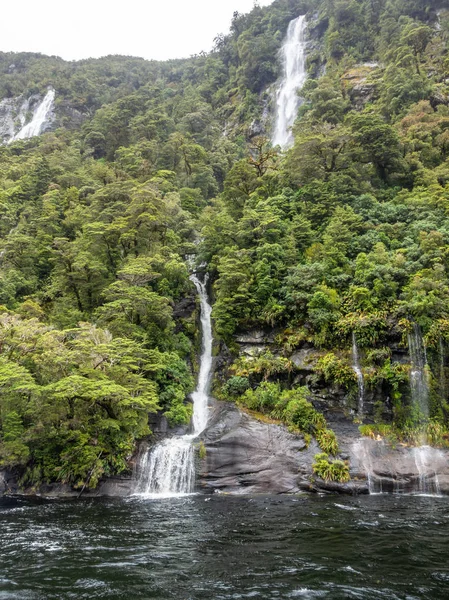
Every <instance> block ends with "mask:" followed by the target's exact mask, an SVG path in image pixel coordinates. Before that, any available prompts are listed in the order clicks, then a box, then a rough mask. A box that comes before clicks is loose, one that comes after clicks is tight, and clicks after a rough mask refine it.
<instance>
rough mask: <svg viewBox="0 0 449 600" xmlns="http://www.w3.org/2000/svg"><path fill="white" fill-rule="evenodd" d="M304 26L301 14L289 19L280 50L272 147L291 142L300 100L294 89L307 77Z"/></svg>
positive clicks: (285, 146)
mask: <svg viewBox="0 0 449 600" xmlns="http://www.w3.org/2000/svg"><path fill="white" fill-rule="evenodd" d="M306 26H307V23H306V17H305V16H304V15H302V16H300V17H298V18H297V19H294V20H293V21H291V22H290V24H289V26H288V30H287V35H286V37H285V40H284V44H283V46H282V49H281V54H282V63H283V70H284V73H283V78H282V81H281V82H280V84H279V87H278V89H277V91H276V122H275V127H274V132H273V139H272V143H273V146H280V147H281V148H282V149H287V148H289V147H290V146H292V145H293V141H294V140H293V134H292V131H291V128H292V126H293V124H294V122H295V119H296V115H297V112H298V108H299V105H300V103H301V100H300V98H299V96H298V90H299V89H300V88H301V87H302V86H303V85H304V82H305V81H306V78H307V72H306V43H305V31H306Z"/></svg>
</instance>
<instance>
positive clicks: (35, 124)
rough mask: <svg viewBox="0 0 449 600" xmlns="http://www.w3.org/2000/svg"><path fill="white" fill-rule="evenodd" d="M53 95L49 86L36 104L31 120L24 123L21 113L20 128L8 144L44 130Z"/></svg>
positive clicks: (49, 113) (33, 135) (51, 107)
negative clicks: (42, 97) (40, 100)
mask: <svg viewBox="0 0 449 600" xmlns="http://www.w3.org/2000/svg"><path fill="white" fill-rule="evenodd" d="M55 95H56V93H55V90H54V89H53V88H50V89H49V90H48V92H47V93H46V95H45V97H44V99H43V100H42V102H40V103H39V104H38V105H37V106H36V108H35V110H34V113H33V117H32V119H31V121H30V122H29V123H27V124H26V125H25V124H24V123H25V114H23V120H22V129H21V130H20V131H19V132H18V133H16V135H15V136H14V137H13V138H11V139H10V140H9V142H8V143H9V144H11V143H12V142H15V141H16V140H25V139H28V138H32V137H35V136H36V135H40V134H41V133H42V132H43V131H44V128H45V125H47V123H48V121H49V118H50V115H51V113H52V110H53V104H54V100H55Z"/></svg>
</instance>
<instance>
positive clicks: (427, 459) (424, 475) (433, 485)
mask: <svg viewBox="0 0 449 600" xmlns="http://www.w3.org/2000/svg"><path fill="white" fill-rule="evenodd" d="M413 454H414V458H415V463H416V469H417V471H418V492H417V493H418V494H419V495H421V496H440V495H441V489H440V482H439V481H438V474H437V472H436V470H435V462H436V460H435V455H436V454H438V450H435V449H434V448H431V447H430V446H420V447H419V448H413Z"/></svg>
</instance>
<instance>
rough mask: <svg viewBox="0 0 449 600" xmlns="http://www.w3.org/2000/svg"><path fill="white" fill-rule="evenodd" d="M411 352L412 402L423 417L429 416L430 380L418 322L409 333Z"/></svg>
mask: <svg viewBox="0 0 449 600" xmlns="http://www.w3.org/2000/svg"><path fill="white" fill-rule="evenodd" d="M408 347H409V353H410V366H411V368H410V393H411V400H412V404H413V405H414V406H415V407H416V408H418V409H419V411H420V413H421V415H422V417H424V418H427V417H428V416H429V381H428V367H427V355H426V349H425V346H424V340H423V337H422V333H421V329H420V327H419V325H417V324H416V323H415V324H414V325H413V330H412V331H411V332H410V333H409V334H408Z"/></svg>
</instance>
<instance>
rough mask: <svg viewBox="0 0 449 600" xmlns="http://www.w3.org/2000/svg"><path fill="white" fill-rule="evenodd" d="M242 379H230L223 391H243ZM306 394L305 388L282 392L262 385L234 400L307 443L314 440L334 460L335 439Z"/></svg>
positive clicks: (273, 387) (278, 385)
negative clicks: (281, 424) (282, 425)
mask: <svg viewBox="0 0 449 600" xmlns="http://www.w3.org/2000/svg"><path fill="white" fill-rule="evenodd" d="M242 379H243V378H239V379H237V378H235V377H234V378H231V379H230V380H229V381H228V384H226V385H225V386H224V389H225V390H229V389H234V388H236V387H237V388H239V387H242V388H243V387H244V382H243V381H242ZM308 394H309V390H308V388H307V387H297V388H294V389H291V390H283V389H282V388H281V386H280V384H279V383H273V382H268V381H263V382H262V383H261V384H260V385H258V386H257V387H256V388H255V389H252V388H248V389H246V390H245V392H244V393H243V394H241V395H238V396H234V399H235V401H236V403H237V404H238V405H239V406H240V407H242V408H244V409H247V410H249V411H253V412H254V413H255V414H256V415H257V414H260V415H262V416H263V417H265V418H269V419H274V420H275V421H278V422H281V423H284V424H285V425H287V426H288V428H289V430H290V431H291V432H293V433H299V434H303V435H305V439H306V441H307V439H309V440H310V436H314V437H315V439H316V440H317V442H318V444H319V446H320V448H321V449H322V450H323V452H327V453H328V454H332V455H333V456H335V455H336V454H338V451H339V448H338V441H337V437H336V435H335V433H334V432H333V431H332V430H331V429H329V428H328V427H327V423H326V419H325V418H324V416H323V415H322V414H321V413H320V412H318V411H317V410H316V409H315V408H314V407H313V405H312V404H311V402H309V401H308V400H307V395H308Z"/></svg>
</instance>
